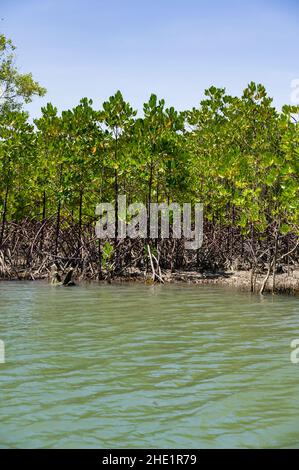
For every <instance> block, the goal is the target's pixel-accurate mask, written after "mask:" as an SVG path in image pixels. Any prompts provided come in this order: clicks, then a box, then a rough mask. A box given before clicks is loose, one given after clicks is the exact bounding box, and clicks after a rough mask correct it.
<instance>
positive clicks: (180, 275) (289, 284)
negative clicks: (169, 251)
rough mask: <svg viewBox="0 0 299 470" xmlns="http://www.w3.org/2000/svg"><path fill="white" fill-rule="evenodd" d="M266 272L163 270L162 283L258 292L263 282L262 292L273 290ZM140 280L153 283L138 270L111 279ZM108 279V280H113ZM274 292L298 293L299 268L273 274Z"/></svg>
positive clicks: (149, 276) (149, 275)
mask: <svg viewBox="0 0 299 470" xmlns="http://www.w3.org/2000/svg"><path fill="white" fill-rule="evenodd" d="M265 279H266V273H260V274H256V275H254V276H252V273H251V271H224V272H218V273H211V272H203V273H200V272H197V271H176V272H171V271H170V270H169V271H164V272H163V281H164V283H188V284H198V285H203V284H211V285H212V284H214V285H219V286H226V287H234V288H238V289H241V290H244V291H248V292H250V291H252V292H255V293H259V292H260V290H261V288H262V286H263V284H265V285H264V290H263V291H264V293H266V292H268V293H269V292H271V293H272V291H273V278H272V276H270V277H269V278H268V280H267V281H266V282H265ZM133 280H135V281H142V282H146V283H153V280H152V277H151V274H150V273H148V274H147V275H145V274H144V273H140V272H138V271H133V272H127V273H126V274H125V275H124V276H122V277H118V278H115V279H113V281H118V282H121V281H133ZM113 281H112V280H109V282H113ZM274 293H275V294H291V295H299V269H298V270H294V271H293V272H291V273H290V274H287V273H282V274H276V276H275V288H274Z"/></svg>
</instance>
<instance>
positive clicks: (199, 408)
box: [0, 282, 299, 448]
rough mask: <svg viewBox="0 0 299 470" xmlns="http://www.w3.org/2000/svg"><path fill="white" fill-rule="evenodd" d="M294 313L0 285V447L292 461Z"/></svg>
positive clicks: (208, 294) (228, 298)
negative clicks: (277, 450)
mask: <svg viewBox="0 0 299 470" xmlns="http://www.w3.org/2000/svg"><path fill="white" fill-rule="evenodd" d="M295 338H299V299H296V298H292V297H284V296H281V297H274V298H272V297H271V296H267V297H264V298H260V297H258V296H251V295H249V294H244V293H240V292H235V291H233V290H224V289H221V288H212V287H199V286H191V287H190V286H186V285H183V286H157V287H150V286H144V285H137V284H134V285H108V286H101V285H100V286H99V285H90V286H80V287H75V288H59V287H58V288H57V287H56V288H55V287H51V286H49V285H47V284H45V283H41V282H35V283H34V282H32V283H30V282H24V283H23V282H11V283H9V282H1V283H0V339H2V340H4V341H5V345H6V363H5V364H0V387H1V392H0V393H1V396H0V400H1V402H0V447H4V448H6V447H13V448H20V447H25V448H28V447H30V448H31V447H47V448H54V447H56V448H57V447H65V448H73V447H79V448H101V447H105V448H117V447H120V448H125V447H129V448H130V447H131V448H134V447H135V448H136V447H152V448H153V447H156V448H161V447H162V448H167V447H169V448H178V447H180V448H184V447H185V448H186V447H188V448H202V447H204V448H206V447H209V448H214V447H297V448H299V364H297V365H295V364H292V363H291V361H290V351H291V348H290V342H291V340H292V339H295Z"/></svg>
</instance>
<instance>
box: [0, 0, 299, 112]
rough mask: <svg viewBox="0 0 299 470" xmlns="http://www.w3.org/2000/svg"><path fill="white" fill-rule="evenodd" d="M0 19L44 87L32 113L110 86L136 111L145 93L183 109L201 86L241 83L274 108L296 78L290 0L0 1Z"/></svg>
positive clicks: (296, 19)
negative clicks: (258, 88) (264, 92)
mask: <svg viewBox="0 0 299 470" xmlns="http://www.w3.org/2000/svg"><path fill="white" fill-rule="evenodd" d="M0 17H1V18H4V19H3V20H1V21H0V30H1V32H3V33H5V34H6V35H7V36H9V37H11V38H12V39H13V41H14V43H15V44H16V46H17V48H18V49H17V53H18V59H17V63H18V65H19V66H20V68H21V70H22V71H23V72H27V71H30V72H32V73H33V76H34V78H35V79H37V80H38V81H39V82H40V83H41V84H42V85H43V86H45V87H46V88H47V89H48V93H47V95H46V97H45V98H43V99H38V98H37V99H35V100H34V103H32V104H31V105H29V106H28V107H27V109H29V111H30V113H31V115H32V116H33V117H35V116H37V115H39V112H40V107H41V106H42V105H43V104H45V103H46V102H47V101H51V102H52V103H53V104H55V105H56V106H57V107H58V109H59V110H62V109H66V108H69V107H72V106H75V105H76V104H77V103H78V101H79V100H80V98H82V97H83V96H87V97H90V98H92V99H93V100H94V106H95V107H100V104H101V102H102V101H103V100H105V99H107V97H109V96H110V95H111V94H113V93H114V92H115V91H116V90H117V89H120V90H121V91H122V93H123V95H124V97H125V99H127V100H128V101H130V102H131V104H132V105H133V106H134V107H135V108H137V109H142V103H143V102H144V101H146V100H147V99H148V97H149V95H150V93H152V92H154V93H156V94H158V96H159V97H163V98H165V99H166V102H167V104H168V105H172V106H175V107H177V108H178V109H186V108H188V107H192V106H196V105H198V103H199V101H200V99H201V98H202V96H203V91H204V89H205V88H207V87H209V86H211V85H216V86H224V87H226V89H227V91H228V92H229V93H232V94H240V93H241V91H242V90H243V88H245V86H246V85H247V83H248V82H250V81H251V80H253V81H256V82H261V83H263V84H265V85H266V87H267V89H268V91H269V94H270V95H271V96H273V97H274V103H275V105H276V106H277V107H280V106H281V105H282V104H284V103H290V94H291V85H290V83H291V80H293V79H296V78H299V61H298V44H299V34H298V33H299V0H258V1H257V0H250V1H247V2H246V0H245V1H242V0H240V1H236V0H221V1H220V0H209V1H203V0H180V1H178V0H113V1H103V0H84V1H83V0H81V1H80V0H0Z"/></svg>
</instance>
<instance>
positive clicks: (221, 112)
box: [0, 68, 299, 278]
mask: <svg viewBox="0 0 299 470" xmlns="http://www.w3.org/2000/svg"><path fill="white" fill-rule="evenodd" d="M0 73H1V68H0ZM0 78H1V76H0ZM27 79H28V76H27ZM32 86H35V88H34V89H32V88H31V90H29V91H28V90H27V95H26V93H24V92H22V90H19V92H18V94H19V95H20V96H23V97H24V96H25V97H27V100H28V98H30V97H31V96H32V95H34V94H42V93H43V92H44V90H43V89H42V88H40V87H39V85H38V84H37V83H36V82H33V81H32V83H31V87H32ZM9 98H10V99H11V95H10V96H9ZM2 102H3V101H2ZM12 102H14V101H12ZM4 103H5V106H4V105H2V109H1V113H0V136H1V140H0V171H1V178H0V211H1V215H2V219H1V224H0V256H1V258H0V269H1V272H2V275H3V276H14V275H21V273H22V272H25V271H26V272H27V273H28V272H29V273H30V275H31V276H34V275H35V276H36V275H39V274H41V273H42V272H45V270H46V269H47V268H48V267H49V266H50V265H51V263H53V261H54V260H56V262H58V263H61V264H62V265H64V266H65V265H66V264H70V263H72V264H75V265H76V266H77V267H78V269H79V270H81V272H82V273H83V275H84V276H86V277H93V278H95V277H102V276H103V275H106V274H105V273H107V272H109V273H110V275H111V274H119V273H123V272H124V271H125V269H126V268H127V267H128V266H138V267H139V268H144V267H145V266H146V264H147V263H148V253H147V251H146V250H145V246H146V245H145V242H144V241H142V240H129V239H125V240H121V241H116V240H111V243H107V242H105V241H102V242H101V241H98V240H96V237H95V232H94V227H95V222H96V216H95V207H96V205H97V204H98V203H99V202H101V201H105V202H106V201H111V202H113V201H115V200H117V196H118V195H119V194H126V195H127V200H128V203H131V202H144V203H145V204H148V203H150V202H154V201H155V202H156V201H157V202H162V201H165V202H168V203H169V202H172V201H175V202H179V203H181V202H202V203H204V216H205V229H204V244H203V246H202V248H200V249H199V250H198V251H197V252H196V253H193V252H186V250H185V249H184V243H183V241H182V240H171V239H170V240H156V242H154V243H153V241H152V242H151V246H152V250H153V254H155V257H156V258H157V259H158V262H159V265H160V266H161V267H162V269H163V268H171V269H176V268H184V269H188V268H197V269H202V270H207V269H210V270H211V269H214V270H217V269H224V268H238V267H239V268H245V269H252V270H253V272H255V271H256V270H258V269H264V268H266V269H268V273H269V274H270V272H271V271H273V273H275V272H276V271H277V269H278V268H279V267H281V265H282V264H289V265H290V264H291V263H294V262H295V261H296V259H297V258H298V250H297V243H298V232H299V224H298V215H299V199H298V188H299V185H298V183H299V127H298V123H297V122H296V116H295V114H296V112H298V110H297V109H296V108H295V107H290V106H285V107H284V108H283V109H282V111H281V112H278V111H277V110H276V109H275V108H274V107H273V106H272V100H271V99H270V98H269V97H268V96H267V94H266V90H265V88H264V87H263V86H262V85H257V84H255V83H250V84H249V85H248V87H247V88H246V89H245V90H244V92H243V95H242V96H241V97H235V96H230V95H228V94H227V93H226V92H225V89H219V88H215V87H211V88H210V89H208V90H206V91H205V99H204V100H203V101H202V102H201V103H200V105H199V106H198V107H196V108H193V109H192V110H188V111H185V112H178V111H176V110H175V109H174V108H172V107H169V108H168V107H166V105H165V102H164V100H163V99H160V100H159V99H158V98H157V97H156V96H155V95H151V97H150V99H149V101H148V102H147V103H145V104H144V106H143V114H142V116H138V115H137V112H136V111H135V110H134V109H132V107H131V106H130V104H129V103H127V102H126V101H125V100H124V98H123V96H122V94H121V92H119V91H118V92H117V93H116V94H115V95H114V96H111V97H110V98H109V99H108V100H107V101H106V102H104V103H103V105H102V106H101V107H98V106H93V103H92V101H91V100H88V99H87V98H84V99H82V100H81V101H80V103H79V105H78V106H76V107H74V108H73V109H71V110H67V111H63V112H62V113H61V115H59V114H58V112H57V109H56V108H55V107H54V106H53V105H52V104H47V106H46V107H44V108H42V116H41V117H40V118H39V119H36V120H34V123H31V122H30V121H29V117H28V115H27V113H25V112H24V111H22V110H21V109H16V107H15V106H10V105H9V100H4ZM116 211H117V206H116ZM116 235H117V234H116ZM148 243H149V242H148Z"/></svg>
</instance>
